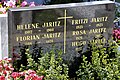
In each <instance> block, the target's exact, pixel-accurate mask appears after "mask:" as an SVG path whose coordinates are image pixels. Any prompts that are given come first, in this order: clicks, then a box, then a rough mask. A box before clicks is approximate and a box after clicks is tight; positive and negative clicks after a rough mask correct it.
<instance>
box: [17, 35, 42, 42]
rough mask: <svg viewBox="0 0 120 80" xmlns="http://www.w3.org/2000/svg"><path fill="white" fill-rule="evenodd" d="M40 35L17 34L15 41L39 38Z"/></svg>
mask: <svg viewBox="0 0 120 80" xmlns="http://www.w3.org/2000/svg"><path fill="white" fill-rule="evenodd" d="M39 39H40V35H29V36H17V37H16V41H17V42H18V41H31V40H39Z"/></svg>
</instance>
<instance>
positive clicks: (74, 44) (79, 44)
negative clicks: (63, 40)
mask: <svg viewBox="0 0 120 80" xmlns="http://www.w3.org/2000/svg"><path fill="white" fill-rule="evenodd" d="M85 44H86V41H79V42H78V41H76V42H72V46H81V45H85Z"/></svg>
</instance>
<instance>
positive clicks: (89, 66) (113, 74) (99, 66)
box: [76, 42, 120, 80]
mask: <svg viewBox="0 0 120 80" xmlns="http://www.w3.org/2000/svg"><path fill="white" fill-rule="evenodd" d="M91 45H92V47H91V52H92V55H91V61H88V58H87V57H86V56H85V55H83V57H82V58H83V63H81V65H80V66H79V70H78V71H77V72H76V73H77V76H78V77H77V78H78V80H119V79H120V61H119V60H120V54H119V53H117V46H115V44H114V43H113V42H106V43H105V44H104V45H103V44H102V45H99V46H96V44H94V43H92V44H91Z"/></svg>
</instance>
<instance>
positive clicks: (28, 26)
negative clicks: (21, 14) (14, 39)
mask: <svg viewBox="0 0 120 80" xmlns="http://www.w3.org/2000/svg"><path fill="white" fill-rule="evenodd" d="M36 28H39V23H33V24H23V25H17V30H28V29H36Z"/></svg>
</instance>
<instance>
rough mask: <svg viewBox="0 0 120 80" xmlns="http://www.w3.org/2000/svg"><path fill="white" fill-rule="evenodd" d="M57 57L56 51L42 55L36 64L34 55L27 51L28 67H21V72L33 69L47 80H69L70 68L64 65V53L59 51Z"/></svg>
mask: <svg viewBox="0 0 120 80" xmlns="http://www.w3.org/2000/svg"><path fill="white" fill-rule="evenodd" d="M57 53H58V54H57V55H55V53H54V50H52V51H51V52H49V53H46V54H42V56H41V57H40V58H39V59H38V62H36V61H35V60H34V59H33V57H32V55H31V54H32V53H30V51H29V50H28V49H27V50H26V53H25V54H26V55H27V65H26V66H24V65H21V68H20V71H23V70H28V69H32V70H35V71H36V72H37V74H38V75H44V76H45V77H44V79H45V80H68V78H69V76H68V66H67V65H66V64H64V63H63V59H62V51H59V50H58V51H57Z"/></svg>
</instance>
